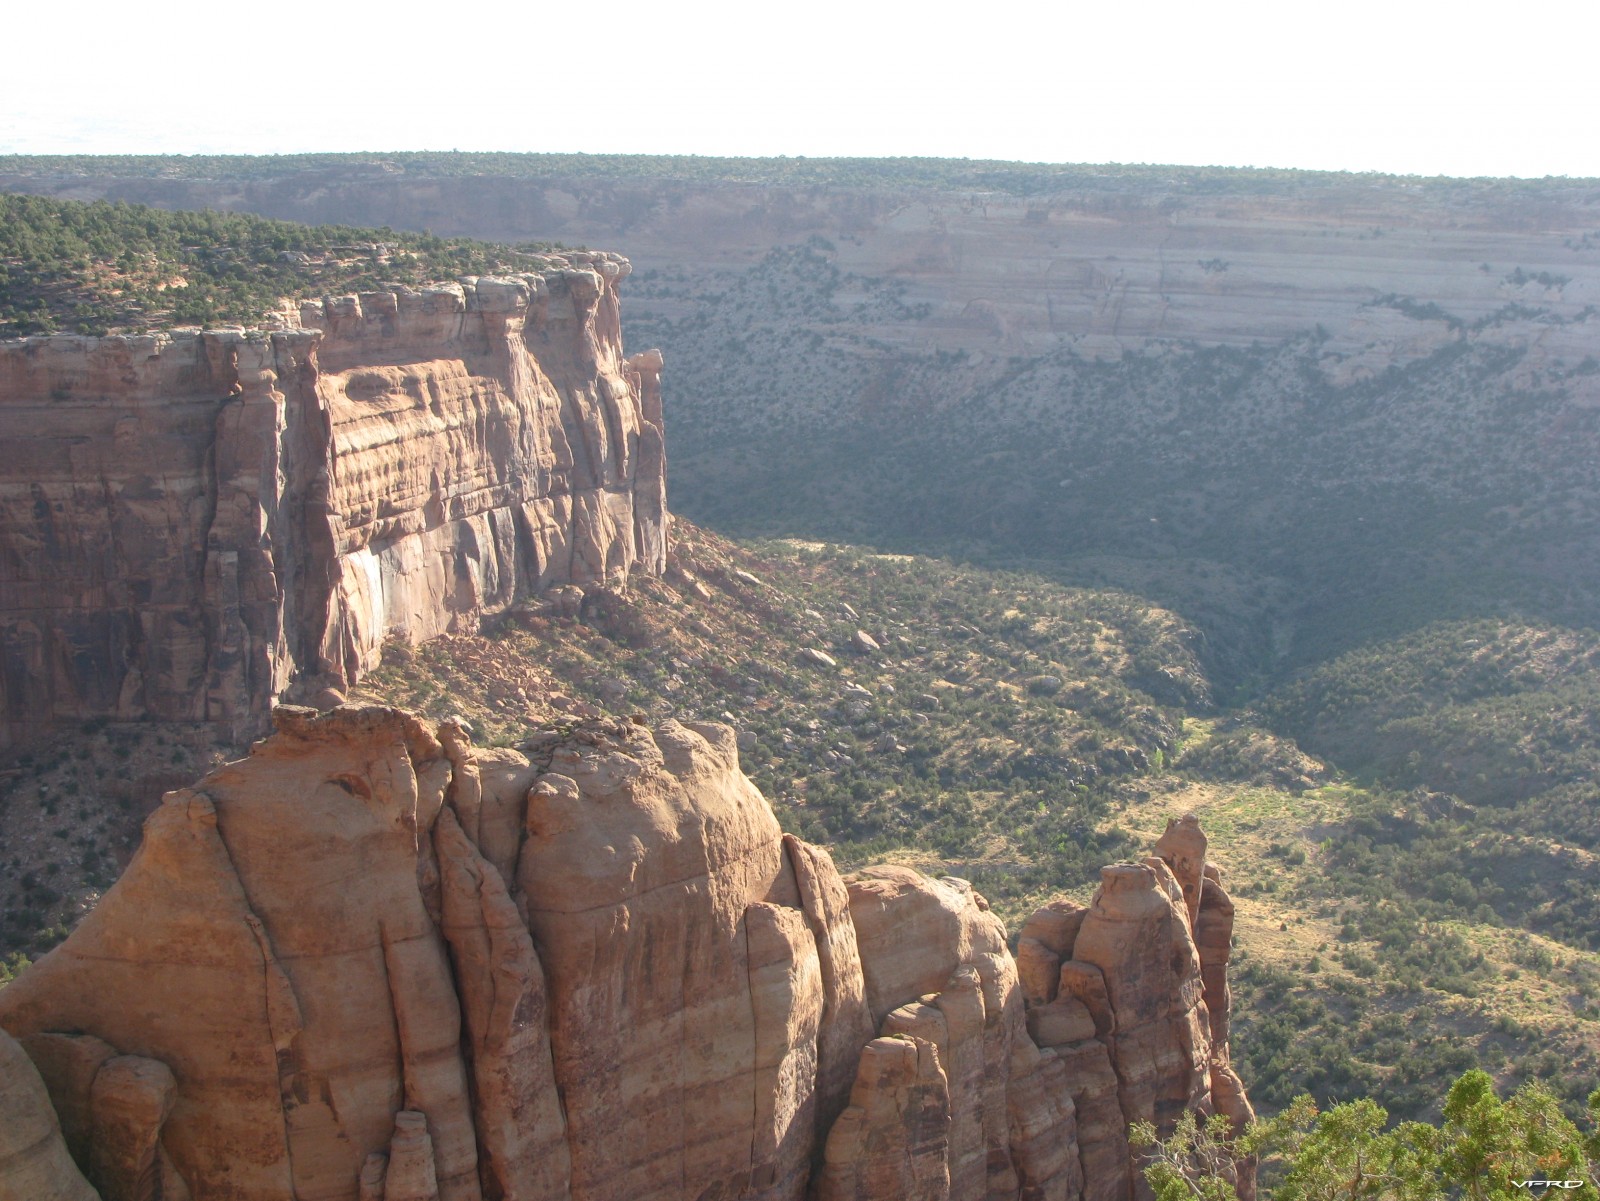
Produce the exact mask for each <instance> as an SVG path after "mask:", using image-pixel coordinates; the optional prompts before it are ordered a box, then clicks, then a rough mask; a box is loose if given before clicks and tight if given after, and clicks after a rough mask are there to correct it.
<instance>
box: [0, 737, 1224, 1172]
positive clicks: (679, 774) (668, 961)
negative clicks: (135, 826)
mask: <svg viewBox="0 0 1600 1201" xmlns="http://www.w3.org/2000/svg"><path fill="white" fill-rule="evenodd" d="M275 726H276V732H275V733H274V734H273V735H272V736H271V737H269V738H267V739H265V740H264V741H262V742H260V743H258V744H256V746H255V747H254V748H253V749H252V752H251V754H250V756H249V757H248V758H246V759H243V760H241V761H239V762H237V763H233V764H229V765H227V766H225V767H223V768H220V769H218V770H217V771H215V772H213V773H212V774H211V775H209V776H207V777H206V778H205V779H203V780H201V781H200V782H199V783H197V784H196V785H194V786H193V787H192V788H188V789H182V790H179V791H176V792H173V793H169V794H168V795H167V797H166V799H165V801H164V802H163V804H162V806H161V808H160V809H159V810H158V811H157V812H156V813H155V814H154V815H153V816H152V817H151V818H150V820H149V822H148V823H147V826H146V830H145V840H144V843H143V845H142V847H141V848H140V850H139V852H138V854H137V856H136V857H135V859H134V861H133V862H132V864H131V865H130V866H129V868H128V869H127V871H126V872H125V874H124V875H123V877H122V879H121V880H120V881H119V882H118V883H117V884H116V886H115V887H114V888H113V889H112V890H111V891H110V892H109V893H108V894H107V895H106V897H105V899H104V900H103V901H102V902H101V904H100V905H99V906H98V907H97V908H96V909H95V910H94V911H93V912H92V913H91V914H90V915H89V916H88V917H87V918H86V919H85V920H84V921H83V923H82V925H81V926H80V927H79V928H78V930H77V931H75V932H74V934H73V935H72V936H71V937H70V938H69V939H68V940H67V941H66V942H65V943H63V944H62V945H61V946H60V947H58V948H57V949H56V950H55V951H53V952H51V953H50V954H49V955H48V956H46V957H45V958H43V959H42V960H40V961H39V962H38V963H37V964H35V965H33V966H32V967H31V968H29V969H28V970H27V971H26V972H25V973H23V975H22V976H21V977H20V978H18V979H17V980H16V981H15V982H14V983H12V984H11V985H9V986H8V987H7V988H5V989H4V990H3V991H0V1029H3V1030H5V1031H7V1032H9V1037H12V1038H15V1039H16V1040H17V1043H16V1044H11V1043H9V1042H5V1043H0V1053H4V1052H6V1048H7V1047H14V1046H17V1045H20V1048H21V1050H20V1051H14V1052H12V1058H13V1059H17V1060H19V1061H20V1062H22V1063H23V1064H24V1065H25V1066H27V1073H23V1074H20V1075H18V1076H17V1079H18V1080H21V1081H22V1083H21V1084H20V1085H13V1084H12V1083H11V1076H10V1075H8V1076H7V1078H6V1081H7V1083H6V1087H5V1089H4V1091H3V1092H0V1106H3V1107H4V1110H5V1113H6V1115H7V1116H8V1119H9V1125H8V1128H12V1129H16V1130H20V1131H24V1132H25V1133H27V1136H28V1140H30V1141H29V1144H28V1145H29V1147H34V1146H37V1147H39V1148H43V1149H42V1150H38V1151H28V1157H26V1162H25V1163H24V1162H23V1161H21V1160H19V1159H18V1158H17V1149H14V1148H10V1147H8V1146H6V1145H4V1144H0V1198H3V1199H4V1201H14V1199H15V1201H20V1199H21V1198H22V1197H23V1196H27V1197H29V1198H33V1197H35V1196H43V1197H51V1196H59V1197H62V1198H64V1199H66V1198H71V1199H73V1201H86V1199H87V1197H89V1196H92V1194H90V1193H87V1192H85V1190H86V1189H87V1188H88V1187H89V1185H88V1184H84V1183H83V1182H82V1180H81V1179H80V1178H79V1175H77V1174H75V1172H74V1169H73V1168H72V1166H71V1163H70V1161H69V1160H68V1158H67V1157H68V1154H69V1153H70V1155H71V1156H72V1157H73V1158H74V1159H75V1160H76V1161H77V1163H78V1164H79V1165H80V1168H81V1175H82V1176H86V1177H87V1178H88V1180H89V1181H90V1182H92V1184H93V1185H94V1186H95V1187H97V1188H98V1189H99V1190H100V1195H101V1197H102V1201H180V1199H184V1198H189V1199H192V1201H201V1199H204V1198H213V1197H215V1198H221V1197H226V1198H231V1199H234V1201H287V1199H288V1198H291V1197H293V1198H297V1199H298V1201H358V1199H359V1201H376V1199H377V1198H384V1199H385V1201H612V1199H614V1198H618V1197H627V1198H630V1199H632V1201H699V1199H702V1198H722V1199H724V1201H741V1199H748V1201H758V1199H759V1201H802V1199H803V1198H806V1197H808V1196H814V1197H816V1198H819V1199H821V1201H1128V1199H1129V1197H1130V1190H1131V1187H1132V1181H1133V1175H1132V1172H1131V1167H1130V1161H1129V1156H1128V1148H1127V1142H1126V1139H1125V1137H1124V1136H1123V1130H1124V1128H1125V1119H1126V1118H1127V1117H1131V1116H1139V1115H1148V1114H1149V1113H1152V1112H1153V1113H1154V1114H1155V1115H1156V1116H1157V1117H1158V1118H1170V1117H1172V1116H1174V1115H1175V1113H1176V1107H1178V1106H1188V1107H1192V1108H1197V1109H1202V1110H1205V1109H1207V1108H1209V1107H1212V1106H1215V1107H1216V1108H1225V1106H1224V1102H1223V1100H1222V1099H1221V1098H1220V1097H1215V1096H1214V1094H1215V1093H1216V1092H1217V1089H1218V1084H1217V1083H1216V1082H1217V1080H1218V1079H1219V1077H1218V1076H1217V1071H1218V1070H1219V1069H1222V1068H1225V1067H1226V1063H1225V1059H1224V1060H1222V1061H1220V1062H1219V1061H1218V1059H1217V1057H1216V1055H1215V1053H1214V1050H1213V1042H1212V1034H1211V1031H1212V1030H1214V1029H1216V1024H1215V1023H1214V1022H1213V1021H1211V1020H1210V1019H1209V1018H1208V1016H1207V1013H1206V1007H1205V1000H1204V999H1203V998H1202V993H1203V992H1205V993H1206V995H1209V996H1220V995H1222V994H1219V993H1218V992H1217V991H1216V988H1217V987H1223V986H1225V982H1222V983H1221V984H1219V983H1218V978H1217V977H1216V975H1215V972H1214V971H1212V972H1211V973H1210V974H1209V975H1205V976H1204V980H1205V985H1204V986H1203V985H1202V983H1201V981H1202V972H1203V971H1204V970H1205V969H1207V968H1214V967H1215V966H1216V965H1217V964H1218V963H1219V962H1220V959H1219V954H1223V952H1220V951H1219V949H1218V944H1217V939H1218V938H1219V937H1222V936H1223V933H1224V931H1223V929H1222V927H1220V926H1217V925H1215V924H1212V925H1207V926H1206V927H1205V928H1204V929H1205V941H1204V943H1203V947H1204V952H1203V959H1202V957H1201V956H1197V954H1196V952H1195V950H1194V943H1193V941H1192V939H1190V937H1189V934H1188V930H1189V924H1188V917H1187V911H1186V909H1185V907H1184V906H1183V903H1182V899H1181V892H1180V889H1179V887H1178V885H1177V883H1176V882H1175V881H1174V880H1173V878H1172V875H1171V873H1170V872H1168V871H1167V870H1166V868H1165V864H1164V863H1163V862H1162V861H1161V860H1159V859H1156V860H1152V861H1150V864H1153V865H1159V866H1149V865H1120V866H1118V867H1115V868H1109V869H1107V873H1108V874H1107V880H1106V884H1105V886H1104V887H1103V888H1102V893H1101V896H1100V897H1099V898H1097V900H1096V903H1095V905H1094V906H1093V907H1092V908H1091V909H1090V910H1088V911H1087V912H1085V911H1082V910H1081V909H1079V908H1077V907H1073V906H1070V905H1057V906H1054V907H1052V908H1051V909H1049V910H1048V911H1046V913H1045V916H1044V917H1043V918H1041V919H1038V920H1035V921H1034V922H1031V923H1029V926H1028V929H1029V930H1030V931H1031V932H1032V933H1031V934H1029V935H1028V938H1027V939H1025V941H1026V942H1031V943H1032V944H1034V945H1035V946H1036V947H1037V948H1038V949H1037V950H1036V951H1034V952H1033V956H1034V963H1035V967H1037V964H1038V962H1040V961H1042V960H1043V959H1048V958H1049V957H1052V956H1054V957H1056V959H1057V962H1058V970H1057V973H1056V976H1057V983H1056V985H1055V986H1054V989H1053V990H1052V989H1050V988H1046V989H1045V990H1044V993H1045V994H1046V995H1037V994H1036V992H1035V991H1032V988H1033V986H1029V987H1025V986H1024V984H1023V982H1022V980H1021V978H1020V977H1019V974H1018V970H1017V961H1016V959H1015V958H1014V957H1013V955H1012V953H1011V951H1010V950H1009V949H1008V946H1007V941H1006V932H1005V930H1004V928H1003V926H1002V925H1001V923H1000V922H999V920H998V919H997V918H996V917H995V916H994V915H993V914H992V913H991V912H990V911H989V907H988V905H987V903H986V902H985V901H984V899H983V898H982V897H981V896H980V895H979V894H978V893H976V892H975V891H974V890H973V889H972V887H971V886H970V885H968V884H966V883H965V882H963V881H960V880H954V879H947V880H930V879H928V878H926V877H924V876H922V875H920V874H918V873H916V872H913V871H910V870H907V869H904V868H891V867H885V868H875V869H869V870H867V871H863V872H860V873H858V874H856V875H854V876H851V877H849V878H848V879H845V878H841V876H840V875H839V873H838V871H837V870H836V868H835V867H834V865H833V862H832V860H831V859H830V858H829V856H828V855H827V853H826V852H825V851H822V850H821V849H819V848H817V847H813V846H808V845H807V844H805V843H803V842H800V841H799V840H797V839H795V838H793V837H792V836H786V835H784V834H783V833H782V832H781V830H780V829H779V827H778V824H777V821H776V819H775V818H774V816H773V812H772V809H771V807H770V806H769V805H768V804H767V802H766V800H765V799H764V798H763V797H762V796H761V794H760V793H759V792H758V791H757V790H756V789H755V787H754V786H753V785H752V784H751V783H750V781H749V780H748V779H747V778H746V777H745V776H744V774H743V773H742V772H741V771H740V769H739V763H738V752H737V745H736V740H735V737H734V734H733V731H732V730H730V729H729V728H727V727H725V726H721V725H712V724H695V723H683V724H680V723H677V722H670V721H669V722H667V723H665V724H663V725H662V726H660V727H658V728H656V729H655V730H653V731H652V730H650V729H647V728H646V727H645V726H643V725H642V724H637V723H634V722H623V721H613V720H606V721H595V722H588V723H584V724H581V725H579V726H577V727H576V728H575V729H572V730H569V731H566V732H551V733H545V734H538V735H534V736H533V737H532V738H530V739H529V740H528V741H527V742H526V743H524V745H523V747H522V748H521V750H518V751H510V750H504V749H501V750H495V751H486V752H481V753H480V752H477V751H475V750H474V749H473V748H472V747H471V745H470V743H469V742H468V740H467V737H466V733H465V731H464V730H463V729H462V728H461V727H460V726H459V725H458V724H456V723H454V722H445V723H444V724H442V725H439V726H433V725H430V724H428V723H425V722H423V721H421V720H420V719H418V718H415V717H413V716H410V715H408V714H404V713H401V712H398V711H395V710H390V709H381V708H371V709H363V708H355V707H340V708H336V709H334V710H333V711H332V712H330V713H327V714H325V715H321V716H319V715H317V714H316V712H315V711H314V710H311V709H305V708H279V709H278V710H277V711H276V714H275ZM1213 877H1214V873H1213ZM1213 877H1206V882H1207V884H1208V885H1212V884H1214V883H1215V880H1214V878H1213ZM1201 913H1202V916H1204V915H1205V913H1206V909H1205V908H1204V905H1203V906H1202V909H1201ZM1179 952H1182V954H1181V955H1180V954H1179ZM1063 955H1065V956H1066V957H1067V958H1066V960H1065V961H1062V960H1061V956H1063ZM1202 965H1204V966H1202ZM1175 966H1177V967H1181V968H1182V969H1183V970H1182V972H1180V973H1178V975H1177V976H1174V974H1173V973H1174V967H1175ZM1034 974H1035V975H1036V972H1035V973H1034ZM1102 1026H1103V1027H1104V1028H1102ZM24 1052H25V1055H24ZM34 1065H36V1066H37V1071H38V1077H37V1078H35V1077H33V1076H31V1075H30V1074H31V1073H32V1072H33V1071H34ZM1208 1066H1209V1067H1210V1068H1211V1074H1210V1075H1209V1076H1208V1075H1207V1071H1206V1069H1207V1067H1208ZM24 1076H26V1077H27V1079H24V1078H23V1077H24ZM39 1078H42V1081H43V1085H42V1086H39V1085H38V1083H37V1081H38V1079H39ZM28 1079H32V1080H34V1081H35V1083H34V1084H32V1085H30V1084H28V1083H27V1080H28ZM1232 1079H1233V1080H1235V1081H1236V1078H1232ZM46 1090H48V1100H46V1099H45V1093H46ZM1241 1096H1242V1094H1241ZM24 1150H26V1148H24ZM7 1153H10V1154H11V1159H10V1160H9V1161H8V1160H6V1159H5V1158H4V1155H5V1154H7ZM41 1164H42V1165H44V1166H43V1167H40V1166H39V1165H41ZM29 1171H31V1172H32V1173H33V1175H32V1176H28V1175H25V1174H24V1173H25V1172H29ZM18 1181H22V1182H23V1183H17V1182H18ZM19 1189H21V1190H23V1191H21V1192H19V1191H18V1190H19ZM30 1189H32V1190H36V1191H33V1192H29V1191H27V1190H30ZM8 1190H9V1191H8ZM52 1190H53V1191H52Z"/></svg>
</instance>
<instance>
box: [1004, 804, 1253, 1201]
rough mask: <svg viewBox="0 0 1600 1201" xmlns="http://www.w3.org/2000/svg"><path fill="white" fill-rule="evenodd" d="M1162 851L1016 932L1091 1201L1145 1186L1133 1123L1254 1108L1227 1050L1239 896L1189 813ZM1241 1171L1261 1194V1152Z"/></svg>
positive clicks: (1110, 872)
mask: <svg viewBox="0 0 1600 1201" xmlns="http://www.w3.org/2000/svg"><path fill="white" fill-rule="evenodd" d="M1156 852H1157V854H1156V856H1154V857H1151V858H1149V859H1145V860H1144V861H1143V862H1141V863H1120V864H1115V865H1113V866H1111V867H1108V868H1106V869H1104V871H1103V872H1102V873H1101V885H1100V891H1099V892H1098V893H1097V894H1096V895H1095V898H1094V903H1093V905H1092V906H1090V908H1089V909H1087V910H1085V909H1083V908H1082V906H1079V905H1075V904H1074V903H1073V902H1071V901H1056V902H1052V903H1051V904H1050V905H1047V906H1046V907H1045V908H1043V909H1041V910H1039V911H1038V912H1037V913H1035V914H1034V915H1033V916H1032V917H1031V918H1029V919H1028V921H1027V922H1025V923H1024V924H1023V927H1022V936H1021V938H1020V940H1019V947H1018V956H1017V958H1018V963H1019V967H1020V969H1021V971H1022V972H1023V976H1024V980H1025V981H1026V982H1027V987H1026V989H1025V992H1026V1000H1027V1005H1028V1015H1027V1018H1028V1030H1029V1033H1030V1034H1031V1035H1032V1036H1033V1039H1034V1041H1035V1042H1036V1043H1037V1044H1038V1045H1039V1046H1041V1047H1048V1048H1052V1049H1054V1050H1055V1051H1056V1053H1057V1054H1058V1055H1060V1056H1061V1057H1062V1059H1063V1060H1064V1061H1066V1062H1068V1063H1069V1065H1070V1068H1071V1071H1070V1073H1069V1075H1070V1077H1071V1078H1072V1079H1073V1080H1074V1081H1076V1082H1077V1085H1078V1089H1077V1093H1076V1095H1075V1097H1074V1099H1075V1101H1076V1102H1077V1107H1078V1146H1079V1154H1080V1158H1081V1162H1082V1166H1083V1174H1084V1179H1085V1182H1086V1187H1085V1194H1084V1195H1085V1198H1086V1201H1088V1199H1089V1198H1094V1199H1095V1201H1126V1198H1127V1197H1128V1196H1129V1194H1130V1191H1131V1192H1132V1193H1133V1194H1134V1195H1136V1196H1137V1195H1143V1194H1144V1193H1145V1191H1146V1190H1145V1189H1144V1182H1143V1180H1142V1179H1140V1178H1139V1176H1138V1175H1137V1174H1136V1173H1135V1174H1131V1175H1130V1173H1129V1170H1128V1167H1129V1159H1128V1146H1127V1138H1126V1130H1127V1126H1128V1124H1129V1123H1132V1122H1153V1123H1154V1124H1155V1125H1156V1127H1157V1129H1158V1130H1161V1131H1163V1132H1165V1131H1167V1130H1170V1129H1171V1127H1172V1125H1173V1124H1174V1123H1175V1122H1176V1121H1177V1119H1178V1117H1179V1116H1180V1115H1181V1114H1182V1113H1183V1112H1185V1111H1186V1110H1189V1111H1195V1112H1199V1113H1202V1114H1206V1113H1211V1112H1220V1113H1223V1114H1226V1115H1227V1116H1228V1117H1229V1118H1230V1119H1232V1121H1233V1128H1234V1131H1235V1132H1236V1133H1237V1132H1239V1131H1241V1130H1242V1129H1243V1128H1244V1126H1245V1124H1246V1123H1247V1122H1248V1121H1249V1120H1250V1119H1251V1118H1252V1117H1254V1112H1253V1111H1252V1110H1251V1108H1250V1101H1249V1098H1248V1097H1247V1096H1246V1095H1245V1091H1244V1085H1243V1083H1242V1082H1241V1081H1240V1080H1239V1077H1238V1075H1237V1074H1236V1073H1235V1072H1234V1070H1233V1067H1232V1065H1231V1062H1230V1059H1229V1053H1228V1014H1229V1007H1230V1005H1231V999H1230V997H1229V993H1228V984H1227V961H1228V956H1229V951H1230V947H1231V944H1232V938H1233V903H1232V902H1231V901H1230V900H1229V899H1228V896H1227V893H1225V892H1224V891H1223V890H1222V884H1221V874H1220V872H1219V871H1218V870H1217V868H1216V867H1215V866H1213V865H1211V864H1208V863H1207V862H1206V859H1205V854H1206V837H1205V834H1204V832H1203V831H1202V830H1201V829H1200V824H1199V821H1198V820H1197V819H1196V818H1195V817H1194V815H1192V814H1188V815H1185V816H1183V817H1181V818H1177V819H1174V820H1173V821H1170V822H1169V823H1168V824H1167V830H1166V833H1165V834H1163V835H1162V837H1161V839H1160V840H1159V841H1158V842H1157V843H1156ZM1052 971H1053V972H1054V977H1053V979H1052ZM1235 1183H1236V1185H1237V1186H1238V1189H1239V1193H1240V1196H1241V1197H1242V1198H1245V1199H1246V1201H1249V1199H1251V1198H1253V1197H1254V1192H1255V1164H1254V1161H1253V1160H1251V1159H1250V1158H1248V1157H1241V1158H1240V1159H1239V1160H1238V1161H1237V1162H1236V1164H1235Z"/></svg>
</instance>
